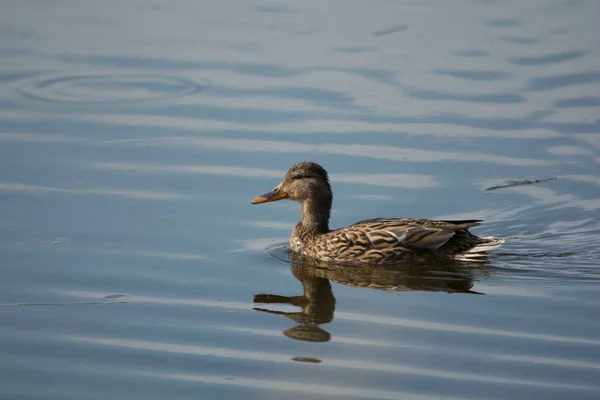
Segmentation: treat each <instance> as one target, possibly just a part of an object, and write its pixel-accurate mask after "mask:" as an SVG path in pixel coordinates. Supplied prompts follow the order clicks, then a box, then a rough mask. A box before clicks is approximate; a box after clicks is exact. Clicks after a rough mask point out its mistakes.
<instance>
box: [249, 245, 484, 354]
mask: <svg viewBox="0 0 600 400" xmlns="http://www.w3.org/2000/svg"><path fill="white" fill-rule="evenodd" d="M288 257H289V259H290V262H291V271H292V274H293V275H294V276H295V277H296V278H297V279H298V280H299V281H300V283H301V284H302V288H303V291H304V293H303V294H302V295H301V296H281V295H277V294H256V295H255V296H254V302H255V303H262V304H290V305H293V306H296V307H299V308H300V309H301V311H296V312H285V311H276V310H269V309H266V308H260V307H255V308H254V310H256V311H259V312H264V313H269V314H275V315H282V316H284V317H287V318H289V319H291V320H293V321H295V322H296V323H297V325H296V326H295V327H293V328H290V329H287V330H286V331H284V332H283V334H284V335H285V336H287V337H289V338H291V339H295V340H301V341H305V342H327V341H329V340H331V334H330V333H329V332H327V331H326V330H324V329H323V328H321V327H320V325H322V324H327V323H329V322H331V321H332V320H333V317H334V312H335V303H336V300H335V296H334V295H333V291H332V289H331V281H333V282H336V283H340V284H343V285H347V286H352V287H363V288H372V289H378V290H392V291H408V290H418V291H429V292H446V293H469V294H483V293H479V292H475V291H473V290H471V288H472V287H473V276H474V274H475V272H477V273H478V274H479V275H485V273H486V272H485V268H482V266H481V264H480V265H479V266H478V267H477V268H476V269H475V268H470V267H468V266H456V265H453V264H442V263H436V264H435V265H431V264H427V265H424V264H402V265H397V266H381V265H373V266H368V265H360V266H357V265H340V264H336V265H327V264H317V265H315V264H312V263H309V262H307V260H305V259H302V258H299V257H298V256H296V255H294V253H289V255H288Z"/></svg>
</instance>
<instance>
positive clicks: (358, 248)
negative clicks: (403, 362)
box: [251, 161, 504, 265]
mask: <svg viewBox="0 0 600 400" xmlns="http://www.w3.org/2000/svg"><path fill="white" fill-rule="evenodd" d="M284 199H289V200H294V201H297V202H299V203H300V204H301V205H302V217H301V219H300V222H299V223H298V224H297V225H296V226H295V227H294V229H293V230H292V233H291V235H290V240H289V248H290V251H291V252H293V253H294V254H295V255H296V256H298V257H303V259H306V260H308V261H311V260H312V261H315V262H323V263H346V264H388V265H389V264H397V263H401V262H404V261H409V260H417V261H418V260H431V259H436V260H452V261H464V262H486V261H487V260H488V257H487V256H488V252H489V251H490V250H492V249H495V248H497V247H499V246H501V245H502V243H504V239H502V238H498V237H491V236H487V237H480V236H476V235H474V234H472V233H471V232H469V229H470V228H472V227H475V226H478V225H480V224H481V223H482V222H483V221H482V220H477V219H470V220H452V221H451V220H433V219H422V218H375V219H368V220H363V221H359V222H356V223H354V224H352V225H350V226H346V227H343V228H339V229H335V230H331V229H329V218H330V216H331V206H332V202H333V192H332V190H331V185H330V183H329V176H328V174H327V171H326V170H325V169H324V168H323V167H322V166H320V165H319V164H317V163H315V162H308V161H303V162H299V163H297V164H295V165H294V166H292V167H291V168H290V169H289V170H288V171H287V173H286V174H285V176H284V177H283V180H282V181H281V182H280V183H279V184H278V185H277V186H275V187H274V188H273V189H272V190H271V191H269V192H267V193H265V194H263V195H261V196H258V197H256V198H255V199H253V200H252V201H251V203H252V204H263V203H269V202H274V201H279V200H284Z"/></svg>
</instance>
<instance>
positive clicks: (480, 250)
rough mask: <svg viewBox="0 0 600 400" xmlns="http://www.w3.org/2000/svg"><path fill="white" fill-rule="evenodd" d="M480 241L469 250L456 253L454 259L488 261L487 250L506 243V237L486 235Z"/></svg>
mask: <svg viewBox="0 0 600 400" xmlns="http://www.w3.org/2000/svg"><path fill="white" fill-rule="evenodd" d="M479 239H480V241H479V242H478V243H477V244H476V245H475V246H473V247H471V248H470V249H468V250H465V251H463V252H461V253H458V254H455V255H454V259H455V260H458V261H470V262H485V261H487V255H488V254H487V252H488V251H490V250H493V249H496V248H498V247H500V246H501V245H502V243H504V241H505V240H504V239H502V238H496V237H493V236H484V237H480V238H479Z"/></svg>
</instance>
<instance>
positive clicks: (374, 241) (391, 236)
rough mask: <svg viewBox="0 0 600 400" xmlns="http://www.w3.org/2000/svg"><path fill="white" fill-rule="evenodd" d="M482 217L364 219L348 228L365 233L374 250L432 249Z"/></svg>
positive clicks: (476, 222)
mask: <svg viewBox="0 0 600 400" xmlns="http://www.w3.org/2000/svg"><path fill="white" fill-rule="evenodd" d="M479 223H480V221H479V220H465V221H436V220H425V219H393V218H379V219H374V220H367V221H361V222H359V223H357V224H354V225H352V226H349V227H348V228H347V229H349V230H359V231H362V232H364V234H365V235H366V237H367V238H368V240H369V242H370V246H369V247H370V248H371V249H377V250H384V249H390V248H397V247H403V248H406V249H410V250H414V251H433V250H436V249H438V248H440V247H441V246H443V245H444V244H446V243H447V242H448V241H449V240H450V239H451V238H452V237H454V235H455V234H456V233H457V232H459V231H465V232H466V230H467V229H469V228H470V227H472V226H477V225H479Z"/></svg>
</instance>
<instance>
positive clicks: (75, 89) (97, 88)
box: [16, 74, 204, 105]
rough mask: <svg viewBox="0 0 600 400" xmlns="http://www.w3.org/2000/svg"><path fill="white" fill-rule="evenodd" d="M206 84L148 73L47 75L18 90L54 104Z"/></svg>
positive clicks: (128, 98)
mask: <svg viewBox="0 0 600 400" xmlns="http://www.w3.org/2000/svg"><path fill="white" fill-rule="evenodd" d="M203 89H204V86H203V85H201V84H198V83H196V82H194V81H192V80H190V79H186V78H178V77H172V76H163V75H148V74H86V75H69V76H51V77H48V76H45V77H37V78H34V79H31V80H28V81H25V82H23V84H22V85H21V86H20V87H18V88H17V89H16V93H17V94H19V95H20V96H22V97H24V98H26V99H29V100H36V101H42V102H46V103H55V104H83V105H93V104H114V103H118V104H123V103H135V102H146V101H157V100H167V99H173V98H179V97H186V96H190V95H193V94H196V93H198V92H200V91H202V90H203Z"/></svg>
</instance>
